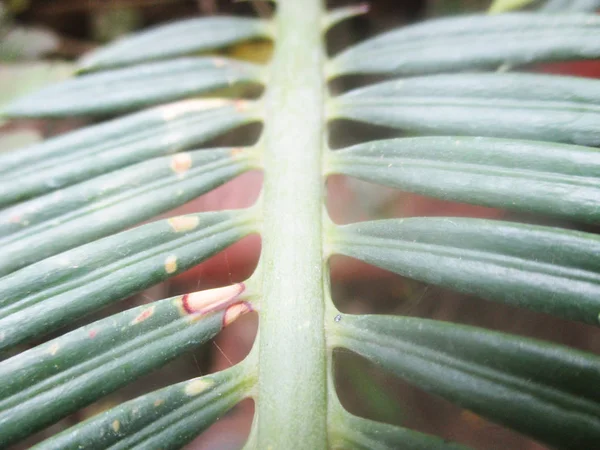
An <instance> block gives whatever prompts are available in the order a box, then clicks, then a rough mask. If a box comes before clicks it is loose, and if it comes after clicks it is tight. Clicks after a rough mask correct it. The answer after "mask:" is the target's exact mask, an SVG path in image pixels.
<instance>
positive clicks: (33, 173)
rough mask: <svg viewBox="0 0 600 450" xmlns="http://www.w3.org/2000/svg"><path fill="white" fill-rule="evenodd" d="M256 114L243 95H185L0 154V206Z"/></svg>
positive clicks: (205, 136) (186, 144) (195, 140)
mask: <svg viewBox="0 0 600 450" xmlns="http://www.w3.org/2000/svg"><path fill="white" fill-rule="evenodd" d="M257 119H258V115H257V112H256V110H255V108H254V106H253V104H252V103H249V102H246V101H242V100H238V101H230V100H220V99H211V100H185V101H181V102H176V103H172V104H169V105H164V106H160V107H156V108H153V109H150V110H148V111H143V112H139V113H136V114H131V115H129V116H126V117H123V118H119V119H115V120H112V121H109V122H106V123H102V124H100V125H94V126H90V127H86V128H83V129H81V130H78V131H74V132H72V133H67V134H65V135H62V136H58V137H55V138H52V139H49V140H47V141H45V142H42V143H40V144H38V145H34V146H31V147H28V148H25V149H20V150H18V151H13V152H6V153H3V154H0V174H1V175H2V179H1V180H0V206H6V205H9V204H11V203H13V202H14V201H16V200H17V199H23V198H27V197H31V196H35V195H40V194H44V193H47V192H50V191H52V190H55V189H59V188H62V187H65V186H69V185H71V184H74V183H77V182H79V181H83V180H87V179H89V178H92V177H95V176H98V175H101V174H103V173H106V172H110V171H112V170H117V169H121V168H123V167H125V166H127V165H130V164H134V163H137V162H140V161H144V160H147V159H150V158H153V157H156V156H162V155H168V154H173V153H175V152H178V151H181V150H183V149H186V148H190V147H191V146H193V145H198V144H201V143H202V142H205V141H207V140H209V139H211V138H213V137H215V136H217V135H219V134H220V133H222V132H224V131H227V130H229V129H232V128H235V127H238V126H241V125H243V124H247V123H250V122H254V121H256V120H257Z"/></svg>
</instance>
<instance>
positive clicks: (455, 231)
mask: <svg viewBox="0 0 600 450" xmlns="http://www.w3.org/2000/svg"><path fill="white" fill-rule="evenodd" d="M331 245H332V252H333V253H339V254H342V255H346V256H350V257H353V258H357V259H360V260H362V261H365V262H367V263H369V264H373V265H376V266H379V267H382V268H384V269H387V270H391V271H393V272H396V273H398V274H401V275H403V276H408V277H410V278H415V279H418V280H421V281H425V282H428V283H433V284H436V285H440V286H445V287H449V288H451V289H454V290H457V291H460V292H465V293H469V294H473V295H477V296H479V297H482V298H486V299H489V300H493V301H499V302H503V303H508V304H511V305H514V306H520V307H525V308H530V309H534V310H537V311H541V312H545V313H549V314H554V315H557V316H561V317H565V318H568V319H572V320H579V321H583V322H586V323H590V324H593V325H596V326H598V325H599V312H600V301H599V299H600V276H599V275H598V274H599V273H600V270H599V269H600V239H599V238H598V236H596V235H593V234H589V233H581V232H574V231H568V230H561V229H557V228H550V227H540V226H532V225H521V224H514V223H509V222H501V221H491V220H482V219H465V218H455V217H451V218H450V217H444V218H411V219H404V220H402V219H391V220H379V221H372V222H363V223H357V224H352V225H346V226H342V227H338V228H337V229H336V231H335V232H333V233H332V235H331Z"/></svg>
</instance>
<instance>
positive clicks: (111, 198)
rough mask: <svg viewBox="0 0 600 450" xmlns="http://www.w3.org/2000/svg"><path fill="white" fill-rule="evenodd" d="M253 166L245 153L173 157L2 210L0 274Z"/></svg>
mask: <svg viewBox="0 0 600 450" xmlns="http://www.w3.org/2000/svg"><path fill="white" fill-rule="evenodd" d="M253 166H254V167H255V166H256V156H255V155H254V154H252V152H251V151H250V150H248V149H246V150H241V149H212V150H197V151H194V152H189V153H177V154H176V155H174V156H167V157H162V158H156V159H153V160H150V161H145V162H142V163H139V164H136V165H134V166H130V167H127V168H125V169H122V170H117V171H114V172H111V173H109V174H106V175H103V176H100V177H96V178H92V179H91V180H89V181H87V182H84V183H79V184H76V185H73V186H70V187H68V188H65V189H61V190H59V191H56V192H54V193H52V194H48V195H45V196H42V197H38V198H35V199H33V200H30V201H28V202H24V203H19V204H17V205H15V206H13V207H11V208H6V209H4V210H1V211H0V247H1V248H2V253H3V257H4V258H5V260H6V263H4V264H3V263H1V262H0V271H2V270H3V269H4V268H5V267H7V264H8V267H11V268H13V269H14V268H17V267H22V266H24V265H26V264H31V263H34V262H36V261H39V260H41V259H44V258H47V257H49V256H52V255H55V254H57V253H60V252H62V251H65V250H68V249H71V248H73V247H76V246H78V245H82V244H85V243H87V242H90V241H92V240H95V239H98V238H101V237H104V236H108V235H110V234H112V233H115V232H118V231H121V230H123V229H125V228H127V227H130V226H132V225H136V224H138V223H140V222H142V221H143V220H146V219H151V218H152V217H154V216H157V215H158V214H160V213H163V212H165V211H169V210H171V209H173V208H176V207H177V206H181V205H183V204H185V203H187V202H188V201H191V200H193V199H195V198H196V197H198V196H199V195H201V194H204V193H205V192H208V191H210V190H212V189H213V188H215V187H217V186H219V185H221V184H223V183H225V182H227V181H229V180H231V179H232V178H234V177H236V176H237V175H239V174H240V173H243V172H245V171H247V170H249V169H251V168H252V167H253ZM15 187H16V188H18V185H17V186H15ZM15 191H16V192H17V193H18V191H17V189H15V190H13V193H15ZM9 261H18V262H19V265H17V266H16V265H15V264H14V263H13V262H9Z"/></svg>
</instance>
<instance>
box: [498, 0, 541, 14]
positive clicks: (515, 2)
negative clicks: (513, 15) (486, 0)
mask: <svg viewBox="0 0 600 450" xmlns="http://www.w3.org/2000/svg"><path fill="white" fill-rule="evenodd" d="M534 1H535V0H494V3H492V6H490V9H489V10H488V13H489V14H498V13H503V12H506V11H510V10H512V9H519V8H522V7H524V6H527V5H529V4H530V3H533V2H534Z"/></svg>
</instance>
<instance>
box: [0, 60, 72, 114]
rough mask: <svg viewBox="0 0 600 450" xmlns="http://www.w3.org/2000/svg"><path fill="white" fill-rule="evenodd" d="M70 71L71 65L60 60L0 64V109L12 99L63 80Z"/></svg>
mask: <svg viewBox="0 0 600 450" xmlns="http://www.w3.org/2000/svg"><path fill="white" fill-rule="evenodd" d="M72 73H73V66H72V65H71V64H69V63H62V62H61V63H58V62H52V63H47V62H30V63H21V64H2V65H0V110H1V109H2V108H3V107H4V105H6V104H7V103H8V102H10V101H12V100H13V99H15V98H17V97H20V96H22V95H25V94H29V93H30V92H32V91H35V90H37V89H39V88H41V87H42V86H45V85H47V84H50V83H54V82H56V81H61V80H64V79H66V78H68V77H69V76H70V75H71V74H72Z"/></svg>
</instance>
